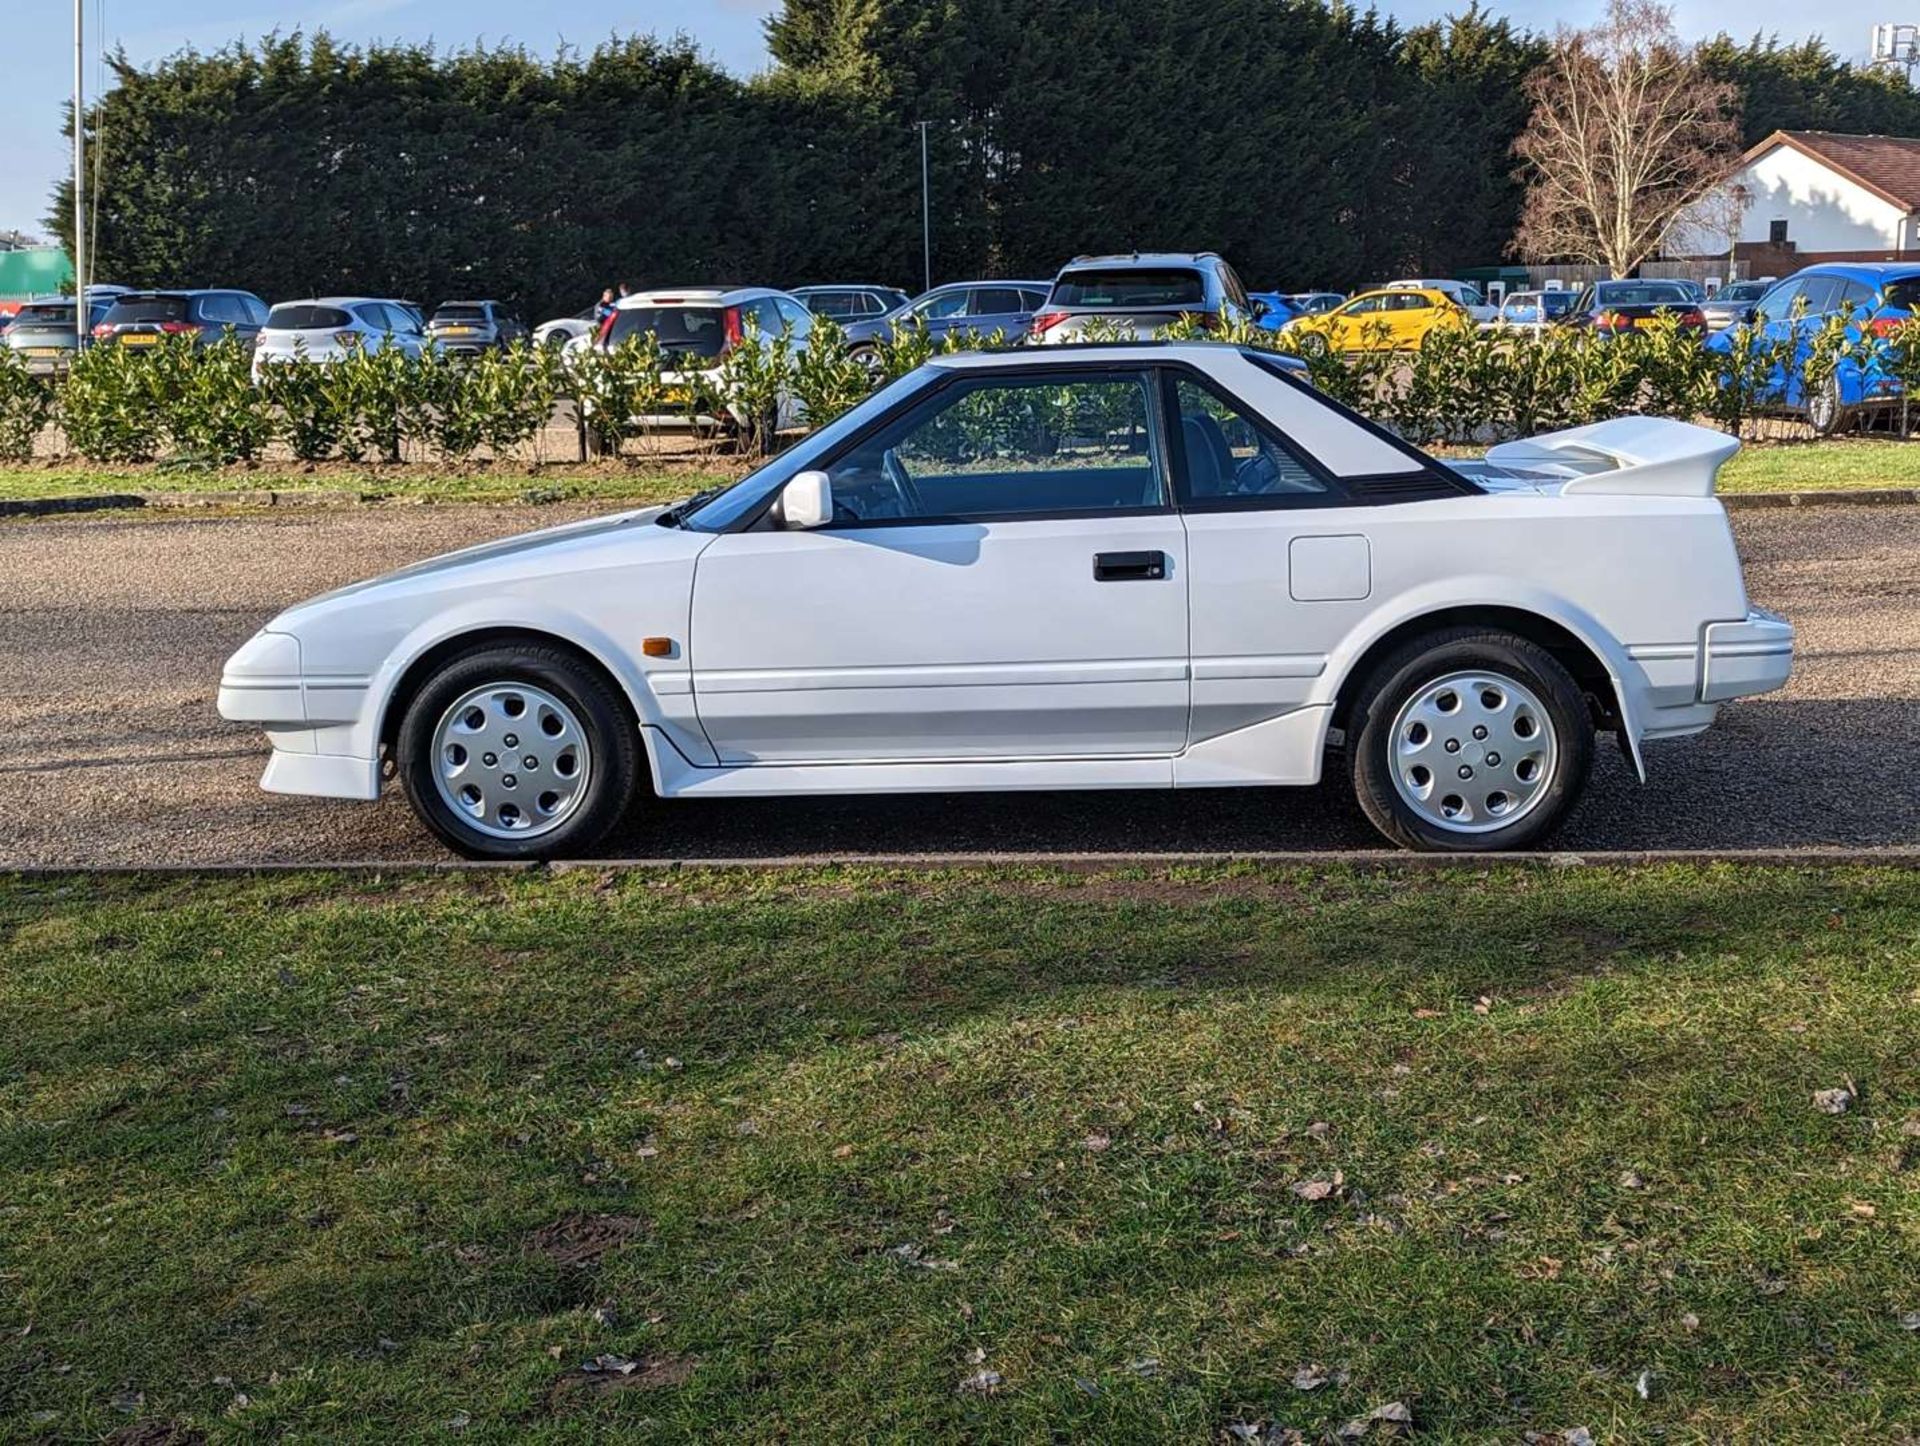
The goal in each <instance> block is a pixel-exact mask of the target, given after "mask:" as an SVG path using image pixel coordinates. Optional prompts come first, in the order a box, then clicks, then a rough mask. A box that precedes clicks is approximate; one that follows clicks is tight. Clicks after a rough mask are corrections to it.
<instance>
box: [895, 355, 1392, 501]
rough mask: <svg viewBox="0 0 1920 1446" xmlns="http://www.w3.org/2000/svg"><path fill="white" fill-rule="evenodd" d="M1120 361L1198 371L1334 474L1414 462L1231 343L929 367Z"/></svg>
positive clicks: (951, 360)
mask: <svg viewBox="0 0 1920 1446" xmlns="http://www.w3.org/2000/svg"><path fill="white" fill-rule="evenodd" d="M1116 362H1120V363H1127V362H1131V363H1136V364H1140V365H1153V364H1155V363H1160V364H1165V363H1168V362H1173V363H1186V364H1187V365H1190V366H1192V367H1193V368H1194V369H1195V370H1197V371H1199V372H1202V373H1204V374H1205V375H1207V376H1209V377H1211V378H1213V379H1214V380H1215V381H1216V382H1218V383H1219V385H1220V386H1221V388H1222V389H1224V390H1225V391H1226V392H1227V393H1228V394H1229V395H1231V396H1234V397H1238V398H1239V399H1240V400H1241V401H1242V402H1243V403H1245V404H1246V406H1247V407H1248V408H1249V409H1251V410H1254V411H1257V412H1258V413H1259V414H1260V415H1261V416H1262V417H1264V418H1265V419H1266V420H1267V421H1268V422H1269V423H1271V424H1272V425H1273V426H1276V427H1278V428H1279V429H1280V430H1281V431H1282V432H1283V433H1285V434H1286V436H1287V437H1289V438H1290V439H1291V440H1293V441H1294V442H1296V443H1298V444H1299V445H1300V446H1301V447H1303V448H1304V449H1306V451H1307V452H1308V453H1310V454H1311V455H1312V456H1314V457H1315V458H1316V459H1318V460H1319V462H1320V463H1321V465H1322V466H1324V467H1326V468H1327V470H1328V471H1330V472H1332V473H1333V474H1334V475H1335V476H1339V477H1373V476H1381V475H1387V474H1391V473H1396V472H1405V471H1407V470H1408V469H1409V468H1410V467H1412V466H1413V465H1414V463H1413V462H1412V461H1411V460H1410V459H1409V457H1408V455H1407V452H1406V451H1405V450H1403V449H1402V445H1401V444H1400V443H1398V442H1396V441H1395V440H1394V439H1393V438H1392V437H1391V435H1389V434H1388V433H1386V432H1385V431H1383V430H1381V429H1380V428H1377V427H1375V426H1373V425H1372V424H1370V423H1368V422H1366V421H1365V420H1363V419H1362V418H1360V417H1359V416H1357V415H1355V414H1354V413H1352V412H1349V411H1346V410H1345V409H1344V408H1339V407H1336V406H1335V405H1334V404H1333V403H1332V402H1331V401H1330V400H1329V399H1328V398H1326V397H1324V396H1322V395H1321V394H1320V393H1319V392H1316V391H1315V390H1313V388H1312V387H1310V386H1308V385H1307V384H1306V383H1305V382H1292V381H1288V380H1285V379H1283V378H1282V377H1281V376H1279V375H1278V374H1277V373H1276V372H1274V371H1272V370H1270V369H1269V368H1267V367H1265V366H1263V365H1261V364H1260V363H1259V362H1257V361H1255V360H1253V358H1252V357H1250V356H1248V354H1247V352H1246V350H1245V349H1244V348H1242V347H1240V346H1237V345H1235V344H1234V343H1232V342H1219V341H1216V342H1204V341H1203V342H1190V341H1179V342H1164V341H1162V342H1117V343H1111V344H1109V343H1098V344H1095V345H1090V346H1079V345H1075V346H1047V347H1014V348H1012V349H1010V350H1007V351H956V352H946V353H942V354H940V355H938V356H934V357H931V358H929V359H928V361H927V363H926V364H927V366H929V367H931V368H936V369H946V370H951V371H965V372H992V371H1028V370H1031V369H1033V368H1035V367H1061V368H1068V367H1076V366H1078V367H1087V366H1096V367H1097V366H1100V365H1103V364H1112V363H1116Z"/></svg>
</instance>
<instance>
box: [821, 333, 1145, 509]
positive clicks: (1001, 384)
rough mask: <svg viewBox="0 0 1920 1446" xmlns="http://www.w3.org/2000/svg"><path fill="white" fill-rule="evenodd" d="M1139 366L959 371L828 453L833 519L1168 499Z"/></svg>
mask: <svg viewBox="0 0 1920 1446" xmlns="http://www.w3.org/2000/svg"><path fill="white" fill-rule="evenodd" d="M1154 413H1155V409H1154V405H1153V384H1152V382H1151V380H1150V379H1149V378H1148V377H1147V376H1146V375H1145V374H1144V373H1140V372H1132V371H1124V372H1099V373H1093V374H1069V375H1067V376H1064V377H1063V376H1061V375H1060V374H1059V373H1055V374H1053V375H1051V376H1046V377H1003V378H981V379H979V380H967V381H961V382H957V383H955V384H953V385H951V386H949V387H947V388H945V389H943V390H942V391H941V392H940V394H939V395H937V396H935V397H932V398H930V399H929V400H928V401H926V402H925V403H923V404H922V405H920V406H918V407H916V408H914V409H913V410H912V411H911V412H909V413H907V415H906V416H904V417H900V418H897V419H895V420H894V421H892V422H890V423H888V424H887V425H886V426H884V427H882V428H881V429H880V430H879V431H878V432H876V433H875V434H874V435H872V436H870V437H868V438H867V439H866V440H865V441H862V442H860V443H857V444H856V445H855V446H854V447H853V448H852V450H850V451H849V452H848V453H847V454H846V455H844V456H843V457H841V458H840V459H839V460H838V461H836V462H835V463H834V464H833V465H832V467H831V468H830V469H829V473H830V475H831V477H832V479H833V510H834V518H835V521H836V523H838V524H858V523H861V522H881V521H903V520H912V519H926V520H932V519H950V518H967V517H1019V516H1022V515H1034V516H1055V515H1059V514H1062V513H1076V512H1115V511H1122V510H1137V509H1139V508H1152V507H1162V506H1165V505H1166V499H1167V488H1166V484H1165V479H1164V478H1163V476H1162V475H1161V469H1160V465H1159V463H1158V461H1157V460H1156V457H1155V448H1154V423H1153V418H1154Z"/></svg>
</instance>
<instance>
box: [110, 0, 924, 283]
mask: <svg viewBox="0 0 1920 1446" xmlns="http://www.w3.org/2000/svg"><path fill="white" fill-rule="evenodd" d="M74 3H75V4H78V3H79V0H74ZM932 124H933V122H932V121H915V122H914V125H915V126H916V127H917V128H918V129H919V131H920V283H921V284H920V289H921V290H922V291H931V290H933V203H932V201H931V200H930V199H929V192H928V189H927V127H928V126H930V125H932Z"/></svg>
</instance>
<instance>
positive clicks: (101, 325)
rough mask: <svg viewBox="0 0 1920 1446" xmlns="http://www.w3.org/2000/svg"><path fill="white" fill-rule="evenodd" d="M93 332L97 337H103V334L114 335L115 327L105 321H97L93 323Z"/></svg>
mask: <svg viewBox="0 0 1920 1446" xmlns="http://www.w3.org/2000/svg"><path fill="white" fill-rule="evenodd" d="M93 334H94V336H95V337H96V338H99V337H103V336H112V335H113V328H112V327H111V326H109V325H107V323H106V322H104V321H96V322H95V323H94V324H93Z"/></svg>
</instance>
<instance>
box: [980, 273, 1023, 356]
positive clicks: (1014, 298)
mask: <svg viewBox="0 0 1920 1446" xmlns="http://www.w3.org/2000/svg"><path fill="white" fill-rule="evenodd" d="M1028 320H1029V313H1028V311H1027V309H1026V306H1025V304H1024V301H1023V298H1022V296H1021V294H1020V292H1019V290H1018V289H1017V288H1015V287H1012V286H982V287H980V288H978V289H977V290H976V291H975V292H974V293H973V297H972V299H971V300H970V301H969V302H968V305H967V325H968V327H969V328H971V329H972V330H973V331H976V332H978V333H979V334H980V336H981V337H982V338H983V339H985V338H990V337H992V336H993V334H994V333H995V332H998V333H999V334H1000V337H1001V340H1002V341H1006V342H1015V341H1019V340H1021V339H1022V338H1023V337H1024V336H1025V335H1026V330H1027V322H1028Z"/></svg>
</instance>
